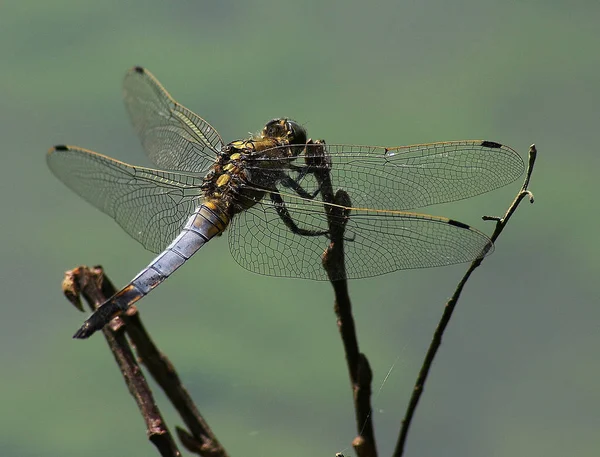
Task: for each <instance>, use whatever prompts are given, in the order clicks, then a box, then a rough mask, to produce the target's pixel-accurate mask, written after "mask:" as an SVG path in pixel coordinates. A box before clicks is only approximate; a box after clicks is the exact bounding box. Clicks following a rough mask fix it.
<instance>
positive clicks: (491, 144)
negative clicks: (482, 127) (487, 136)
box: [481, 141, 502, 148]
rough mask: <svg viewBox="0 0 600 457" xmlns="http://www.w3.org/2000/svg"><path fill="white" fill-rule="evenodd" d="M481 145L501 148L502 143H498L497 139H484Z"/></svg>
mask: <svg viewBox="0 0 600 457" xmlns="http://www.w3.org/2000/svg"><path fill="white" fill-rule="evenodd" d="M481 146H483V147H486V148H501V147H502V145H501V144H500V143H496V142H495V141H482V142H481Z"/></svg>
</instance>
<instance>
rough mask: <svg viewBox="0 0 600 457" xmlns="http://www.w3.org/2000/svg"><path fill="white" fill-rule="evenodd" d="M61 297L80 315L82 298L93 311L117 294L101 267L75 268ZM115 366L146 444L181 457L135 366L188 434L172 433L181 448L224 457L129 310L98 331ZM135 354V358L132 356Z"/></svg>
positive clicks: (168, 456) (168, 365)
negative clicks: (141, 421) (162, 396)
mask: <svg viewBox="0 0 600 457" xmlns="http://www.w3.org/2000/svg"><path fill="white" fill-rule="evenodd" d="M63 292H64V294H65V295H66V297H67V298H68V299H69V300H70V301H71V303H73V304H74V305H75V306H76V307H77V308H78V309H80V310H83V306H82V304H81V300H80V296H81V295H83V297H84V298H85V300H86V301H87V303H88V304H89V306H90V309H91V310H92V311H93V310H95V309H96V308H97V307H98V306H100V305H101V304H102V303H104V302H105V301H106V299H108V298H109V297H111V296H112V295H113V294H114V293H115V292H116V290H115V288H114V286H113V285H112V283H111V282H110V281H109V280H108V278H107V277H106V276H105V275H104V272H103V271H102V268H101V267H94V268H88V267H78V268H75V269H74V270H71V271H68V272H67V273H66V275H65V280H64V281H63ZM102 332H103V334H104V337H105V338H106V341H107V343H108V346H109V348H110V350H111V352H112V353H113V355H114V357H115V361H116V362H117V365H118V366H119V369H120V371H121V373H122V375H123V378H124V380H125V383H126V384H127V387H128V388H129V392H130V393H131V395H132V396H133V398H134V400H135V402H136V404H137V405H138V408H139V410H140V413H141V415H142V417H143V418H144V422H145V424H146V434H147V435H148V439H149V440H150V441H151V442H152V444H154V446H155V447H156V448H157V450H158V451H159V453H160V455H161V456H163V457H176V456H180V455H181V453H180V452H179V449H178V448H177V445H176V443H175V440H174V439H173V436H172V434H171V433H170V431H169V429H168V427H167V425H166V423H165V421H164V419H163V417H162V415H161V413H160V410H159V409H158V406H157V405H156V402H155V400H154V396H153V394H152V391H151V390H150V387H149V386H148V383H147V381H146V378H145V376H144V374H143V372H142V370H141V368H140V366H139V364H138V361H140V362H141V363H143V364H144V365H145V366H146V368H147V369H148V371H149V373H150V374H151V375H152V377H153V378H154V380H155V381H156V382H157V383H158V384H159V385H160V387H161V388H162V389H163V391H164V392H165V394H166V395H167V397H168V398H169V400H170V401H171V403H172V404H173V406H174V407H175V409H176V410H177V412H178V413H179V415H180V416H181V418H182V420H183V422H184V423H185V425H186V426H187V428H188V430H184V429H183V428H180V427H176V430H177V434H178V436H179V438H180V440H181V442H182V444H183V445H184V446H185V447H186V448H187V449H188V450H189V451H190V452H193V453H195V454H198V455H201V456H203V457H228V455H227V452H226V451H225V449H224V448H223V447H222V446H221V444H220V443H219V441H218V440H217V438H216V436H215V435H214V433H213V432H212V430H211V429H210V427H209V426H208V424H207V423H206V421H205V420H204V418H203V417H202V415H201V414H200V412H199V411H198V409H197V408H196V406H195V405H194V403H193V401H192V399H191V397H190V396H189V394H188V392H187V390H186V388H185V387H184V386H183V384H182V383H181V380H180V379H179V376H178V375H177V372H176V371H175V369H174V367H173V365H172V364H171V362H170V361H169V360H168V358H167V357H166V356H165V355H164V354H162V353H161V352H160V351H159V350H158V348H157V347H156V345H155V344H154V342H153V341H152V339H151V338H150V336H149V335H148V333H147V332H146V329H145V328H144V326H143V324H142V322H141V320H140V317H139V314H138V311H137V309H136V308H135V306H132V307H131V308H129V309H128V310H127V312H126V313H125V314H123V315H121V316H120V317H115V318H114V319H113V320H112V321H111V322H110V324H109V325H107V326H106V327H104V329H103V330H102ZM132 347H133V348H135V350H136V353H137V358H136V356H135V355H134V353H133V349H132Z"/></svg>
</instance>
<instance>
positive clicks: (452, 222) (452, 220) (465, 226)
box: [448, 219, 471, 230]
mask: <svg viewBox="0 0 600 457" xmlns="http://www.w3.org/2000/svg"><path fill="white" fill-rule="evenodd" d="M448 224H450V225H454V226H455V227H460V228H463V229H467V230H469V229H470V228H471V227H470V226H469V225H467V224H464V223H462V222H459V221H455V220H454V219H448Z"/></svg>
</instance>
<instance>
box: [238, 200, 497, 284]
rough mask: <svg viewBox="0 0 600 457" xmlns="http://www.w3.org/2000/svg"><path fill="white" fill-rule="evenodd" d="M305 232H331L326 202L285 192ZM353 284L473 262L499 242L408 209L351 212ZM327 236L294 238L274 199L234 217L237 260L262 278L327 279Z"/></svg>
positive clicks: (349, 236)
mask: <svg viewBox="0 0 600 457" xmlns="http://www.w3.org/2000/svg"><path fill="white" fill-rule="evenodd" d="M281 195H282V198H283V200H284V201H285V203H286V207H287V209H288V211H289V214H290V216H291V217H292V219H293V220H294V221H295V222H296V223H297V225H298V227H300V228H302V229H308V230H313V231H327V229H328V226H327V220H326V217H325V211H324V207H323V203H322V202H319V201H317V200H307V199H302V198H298V197H295V196H293V195H288V194H281ZM345 238H346V241H345V242H344V246H345V257H346V272H347V277H348V278H350V279H351V278H366V277H370V276H377V275H381V274H385V273H390V272H393V271H396V270H404V269H413V268H428V267H437V266H444V265H452V264H456V263H462V262H469V261H472V260H474V259H477V258H479V257H483V256H484V255H486V254H488V253H489V252H491V251H492V250H493V244H492V242H491V240H490V239H489V238H488V237H487V236H486V235H485V234H483V233H481V232H480V231H478V230H476V229H474V228H472V227H469V226H468V225H466V224H463V223H460V222H457V221H454V220H451V219H446V218H442V217H435V216H429V215H423V214H416V213H407V212H402V211H381V210H379V211H377V210H361V209H351V210H350V213H349V218H348V220H347V224H346V231H345ZM329 243H330V240H329V238H328V237H327V236H325V235H320V236H303V235H298V234H295V233H292V231H290V230H289V228H288V227H287V226H286V225H285V224H283V223H282V220H281V218H280V217H279V215H278V213H277V211H276V209H275V206H274V204H273V203H271V202H270V201H269V200H268V197H266V198H265V199H263V201H261V202H259V203H258V204H256V205H255V206H254V207H252V208H250V209H249V210H247V211H245V212H243V213H241V214H240V215H238V216H236V218H234V220H233V223H232V225H231V228H230V233H229V247H230V250H231V253H232V255H233V257H234V258H235V260H236V261H237V262H238V263H239V264H240V265H241V266H242V267H244V268H246V269H248V270H251V271H254V272H256V273H260V274H265V275H272V276H284V277H294V278H306V279H317V280H326V279H328V277H327V275H326V273H325V270H324V269H323V267H322V264H321V256H322V255H323V252H324V251H325V249H326V248H327V247H328V245H329Z"/></svg>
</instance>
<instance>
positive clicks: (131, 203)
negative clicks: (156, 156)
mask: <svg viewBox="0 0 600 457" xmlns="http://www.w3.org/2000/svg"><path fill="white" fill-rule="evenodd" d="M47 161H48V166H49V167H50V170H52V172H53V173H54V174H55V175H56V177H57V178H58V179H60V180H61V181H62V182H63V183H65V184H66V185H67V187H69V188H70V189H71V190H73V191H74V192H75V193H77V194H79V195H80V196H81V197H83V198H84V199H85V200H87V201H88V202H89V203H91V204H92V205H94V206H95V207H96V208H98V209H100V210H101V211H102V212H104V213H106V214H108V215H109V216H110V217H112V218H113V219H115V220H116V221H117V223H118V224H119V225H120V226H121V227H122V228H123V229H124V230H125V231H126V232H127V233H128V234H129V235H131V236H132V237H133V238H135V239H136V240H137V241H139V242H140V243H141V244H142V245H143V246H144V247H145V248H146V249H148V250H150V251H152V252H155V253H159V252H161V251H162V250H163V249H164V248H165V246H167V245H168V244H169V243H170V242H171V241H172V240H173V239H174V238H175V237H176V236H177V234H178V233H179V232H180V230H181V228H182V227H183V225H184V224H185V222H186V220H187V219H188V218H189V216H190V215H191V214H192V213H193V211H194V209H195V207H196V206H198V204H200V202H201V195H202V193H201V190H200V185H201V183H202V179H200V178H198V177H195V176H187V175H184V174H180V173H174V172H166V171H160V170H153V169H151V168H144V167H134V166H131V165H128V164H126V163H123V162H120V161H118V160H115V159H111V158H110V157H107V156H104V155H102V154H98V153H96V152H93V151H88V150H86V149H82V148H78V147H74V146H55V147H53V148H51V149H50V150H49V151H48V155H47Z"/></svg>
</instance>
